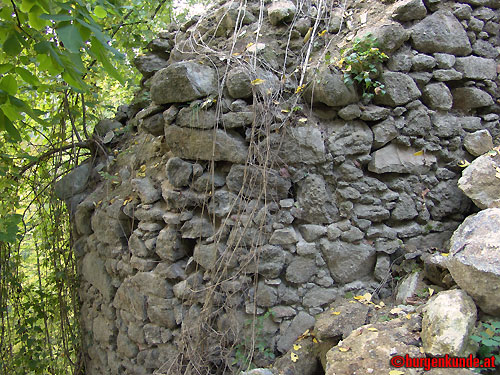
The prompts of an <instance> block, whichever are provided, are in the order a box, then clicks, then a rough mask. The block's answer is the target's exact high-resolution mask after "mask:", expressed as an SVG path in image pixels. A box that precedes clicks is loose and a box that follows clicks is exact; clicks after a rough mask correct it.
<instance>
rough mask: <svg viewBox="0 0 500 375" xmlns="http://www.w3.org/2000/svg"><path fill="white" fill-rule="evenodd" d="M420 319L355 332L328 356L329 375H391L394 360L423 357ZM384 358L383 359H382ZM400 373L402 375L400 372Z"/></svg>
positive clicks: (327, 369) (405, 320) (366, 327)
mask: <svg viewBox="0 0 500 375" xmlns="http://www.w3.org/2000/svg"><path fill="white" fill-rule="evenodd" d="M418 330H419V324H418V321H417V318H416V317H414V318H412V319H410V320H407V319H404V320H402V319H399V318H398V319H393V320H390V321H387V322H383V323H376V324H368V325H364V326H362V327H359V328H358V329H356V330H354V331H353V332H352V333H351V334H350V335H349V336H348V337H347V338H345V339H344V340H342V341H341V342H340V343H339V345H337V346H334V347H333V348H332V349H330V351H328V353H327V354H326V360H327V363H326V371H325V373H326V375H340V374H342V375H347V374H390V373H391V371H394V367H393V366H391V357H392V356H395V355H398V356H401V359H402V360H403V361H404V355H405V354H406V355H408V356H410V357H412V358H418V357H424V354H422V353H420V350H419V347H418ZM382 358H383V359H382ZM398 373H399V372H398Z"/></svg>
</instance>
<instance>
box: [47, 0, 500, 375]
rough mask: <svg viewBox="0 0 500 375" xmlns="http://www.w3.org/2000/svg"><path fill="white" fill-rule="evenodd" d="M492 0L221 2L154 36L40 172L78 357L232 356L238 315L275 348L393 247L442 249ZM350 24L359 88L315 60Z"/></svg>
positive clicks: (491, 110)
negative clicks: (60, 164)
mask: <svg viewBox="0 0 500 375" xmlns="http://www.w3.org/2000/svg"><path fill="white" fill-rule="evenodd" d="M499 7H500V2H499V1H498V0H462V1H461V2H459V1H444V0H443V1H442V0H425V1H424V2H423V1H422V0H402V1H397V2H396V3H395V4H383V3H381V2H379V1H375V0H372V1H365V2H357V1H347V7H346V8H342V7H341V6H340V5H339V6H334V7H332V6H331V4H327V5H322V2H320V3H319V4H318V5H313V4H310V3H309V2H299V3H291V2H288V1H280V2H275V3H266V5H265V7H264V8H263V9H261V8H260V7H259V4H258V3H252V2H249V3H248V4H247V6H246V7H244V6H240V4H237V3H227V4H224V3H222V4H219V5H218V6H217V7H215V8H214V9H213V10H211V11H208V12H207V14H206V15H205V16H204V17H201V18H199V19H195V20H191V21H189V22H188V23H186V24H184V25H182V26H180V27H177V26H172V27H171V29H170V30H168V31H165V32H163V33H161V34H160V35H159V38H158V39H156V40H154V41H152V42H151V43H150V44H149V46H148V48H149V52H148V53H147V54H146V55H144V56H141V57H139V58H137V60H136V65H137V67H138V69H139V70H140V71H141V73H142V74H143V75H144V79H143V82H142V85H143V89H142V91H141V92H139V93H138V94H137V95H136V98H135V99H134V100H133V102H132V103H131V104H130V105H129V106H123V107H120V108H119V111H118V113H117V114H116V117H115V118H114V119H107V120H102V121H101V122H100V123H99V124H98V125H97V127H96V130H95V135H94V136H95V138H96V139H97V140H100V141H102V144H103V146H104V147H105V148H107V149H108V150H109V155H107V156H102V155H101V156H100V157H99V158H98V160H97V162H95V163H94V164H93V165H90V164H84V165H83V166H81V167H79V168H78V169H76V170H75V171H73V172H72V173H70V174H69V175H68V176H66V177H64V178H63V179H62V180H61V181H60V182H59V183H58V185H57V191H58V194H59V196H60V197H61V198H62V199H66V200H67V202H68V205H69V207H70V208H71V212H72V218H73V223H74V238H75V243H74V251H75V253H76V255H77V257H78V261H79V267H80V269H81V288H80V298H81V302H82V308H81V324H82V329H83V336H84V343H85V347H84V350H85V355H86V365H87V372H86V373H87V374H134V375H136V374H151V373H153V372H155V371H156V372H155V373H165V374H167V373H168V374H176V373H182V371H186V373H189V371H191V370H192V368H197V369H198V370H199V371H200V369H202V370H203V371H205V372H200V373H210V371H212V372H213V373H215V372H216V370H215V369H217V371H219V373H224V372H226V373H230V371H231V370H230V369H229V367H231V364H233V363H234V362H237V361H233V360H231V356H233V358H234V356H235V354H236V352H237V351H238V350H239V351H240V352H241V351H244V350H245V348H248V347H250V345H249V340H250V339H251V338H252V336H251V330H250V329H249V326H251V325H248V324H246V323H245V322H246V321H247V320H248V319H249V318H250V319H259V318H258V317H259V316H260V317H262V318H261V320H259V321H258V322H259V324H260V326H259V327H260V328H259V331H258V332H256V333H255V335H256V336H255V338H256V341H257V342H264V343H265V348H266V350H267V352H273V353H275V354H279V353H284V352H286V351H287V350H288V349H289V348H290V346H291V345H292V343H293V342H294V340H295V339H296V338H297V337H298V336H299V335H301V334H302V333H303V332H304V331H305V330H306V329H308V328H310V327H312V325H313V324H314V317H315V315H317V314H318V313H321V312H323V311H324V309H325V308H326V307H327V306H328V304H329V303H331V302H332V301H334V300H335V299H336V298H337V297H340V296H343V295H345V294H346V293H348V292H353V293H364V292H374V291H375V290H376V291H377V292H378V293H379V294H380V295H382V296H387V295H389V294H390V293H391V289H390V286H389V285H388V284H387V283H386V282H387V281H388V280H389V279H390V266H391V263H392V262H397V261H398V260H401V259H402V258H404V257H405V256H406V257H411V256H412V255H411V253H414V254H418V253H419V252H422V251H425V250H429V251H437V250H438V249H444V247H445V246H446V243H447V241H448V240H449V238H450V237H451V234H452V233H453V231H454V230H455V229H456V228H457V226H458V225H459V224H460V223H461V222H462V220H463V219H464V217H465V216H467V215H468V214H469V213H471V212H472V211H471V210H472V209H473V208H472V205H471V202H470V200H469V199H468V198H467V197H465V196H464V195H463V193H462V192H461V191H460V190H459V189H458V188H457V180H458V178H459V177H460V171H461V168H460V167H459V166H458V164H459V163H460V161H461V160H469V161H470V160H472V159H473V158H474V157H476V156H478V155H480V154H482V153H484V152H485V151H487V150H488V149H490V148H491V147H492V146H493V142H495V143H498V142H499V141H500V125H499V113H500V111H499V109H500V107H499V101H498V98H499V96H500V95H499V90H498V87H497V85H498V84H499V79H498V72H499V65H498V62H499V60H498V55H499V52H500V49H499V44H500V43H499V37H498V33H499V23H498V21H499V19H500V14H499V9H498V8H499ZM323 30H326V32H323ZM368 31H370V32H371V33H372V34H373V35H374V36H375V37H376V38H377V40H378V42H379V43H380V49H381V50H382V51H384V52H385V53H386V54H387V55H388V56H389V60H388V61H387V62H386V63H385V64H384V65H383V66H380V77H379V78H378V79H379V80H380V81H381V82H382V83H383V84H384V85H385V90H386V94H385V95H376V96H375V98H374V100H373V101H371V102H370V101H368V100H366V99H363V98H362V97H361V95H360V92H359V91H357V90H356V89H355V88H353V87H352V86H346V85H345V84H344V83H343V76H342V73H341V72H340V71H338V70H337V69H336V68H335V67H334V64H331V65H328V64H326V63H325V53H326V51H327V50H328V51H330V54H331V56H332V61H334V60H335V59H338V58H339V47H342V46H348V45H349V43H350V42H352V40H353V38H354V37H355V36H358V37H359V36H363V35H364V34H366V33H367V32H368ZM306 83H307V84H308V85H307V86H303V85H304V84H306ZM268 311H271V312H272V314H266V312H268ZM256 317H257V318H256ZM189 348H191V349H193V352H190V350H189ZM180 352H182V354H183V356H180ZM264 352H265V350H261V351H259V350H257V352H256V353H255V354H256V357H255V358H254V361H255V362H256V363H257V364H260V365H265V364H266V358H265V356H264V355H263V354H264ZM189 361H191V363H192V367H191V370H190V367H189V366H188V367H185V368H183V369H181V368H180V367H176V366H179V365H182V364H184V365H185V364H186V363H187V362H189ZM225 365H227V366H228V367H227V368H226V367H224V366H225ZM233 367H234V368H237V365H234V366H233Z"/></svg>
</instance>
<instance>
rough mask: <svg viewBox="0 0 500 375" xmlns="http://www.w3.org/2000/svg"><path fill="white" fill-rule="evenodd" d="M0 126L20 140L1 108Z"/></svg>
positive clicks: (17, 132) (13, 137)
mask: <svg viewBox="0 0 500 375" xmlns="http://www.w3.org/2000/svg"><path fill="white" fill-rule="evenodd" d="M0 128H1V129H4V130H6V131H7V133H9V135H10V136H11V137H12V139H14V140H15V141H21V134H19V131H18V130H17V129H16V127H15V126H14V125H13V124H12V122H11V121H10V120H9V119H8V118H7V116H5V115H4V113H3V111H2V110H0ZM0 240H1V239H0Z"/></svg>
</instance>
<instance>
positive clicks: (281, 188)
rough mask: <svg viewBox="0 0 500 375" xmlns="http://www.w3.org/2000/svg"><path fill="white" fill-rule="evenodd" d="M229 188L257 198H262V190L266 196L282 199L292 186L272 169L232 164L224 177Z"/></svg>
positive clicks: (286, 195)
mask: <svg viewBox="0 0 500 375" xmlns="http://www.w3.org/2000/svg"><path fill="white" fill-rule="evenodd" d="M226 183H227V187H228V188H229V190H231V191H233V192H235V193H237V194H238V193H239V192H240V190H241V189H243V194H244V195H246V196H248V197H252V198H257V197H259V196H260V197H261V198H264V192H265V194H267V197H268V198H272V199H283V198H287V197H288V191H289V190H290V187H291V186H292V183H291V182H290V180H289V179H287V178H284V177H282V176H280V174H279V173H277V172H276V171H275V170H273V169H265V168H259V167H256V166H249V165H247V166H245V165H240V164H234V165H233V166H232V167H231V170H230V171H229V174H228V175H227V177H226Z"/></svg>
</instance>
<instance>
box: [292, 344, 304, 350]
mask: <svg viewBox="0 0 500 375" xmlns="http://www.w3.org/2000/svg"><path fill="white" fill-rule="evenodd" d="M300 348H302V345H300V344H293V350H299V349H300Z"/></svg>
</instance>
